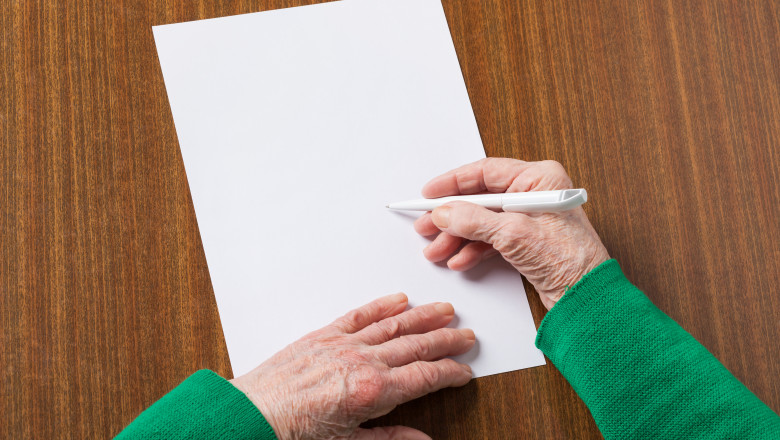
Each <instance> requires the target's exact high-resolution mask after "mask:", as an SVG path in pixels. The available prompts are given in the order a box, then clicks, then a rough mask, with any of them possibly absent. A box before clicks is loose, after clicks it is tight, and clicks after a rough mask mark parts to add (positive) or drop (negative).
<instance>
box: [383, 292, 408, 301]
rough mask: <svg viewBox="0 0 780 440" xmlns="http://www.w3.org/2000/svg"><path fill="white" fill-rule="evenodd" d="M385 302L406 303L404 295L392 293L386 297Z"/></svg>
mask: <svg viewBox="0 0 780 440" xmlns="http://www.w3.org/2000/svg"><path fill="white" fill-rule="evenodd" d="M387 300H388V301H390V302H393V303H402V302H405V301H406V294H405V293H394V294H392V295H388V296H387Z"/></svg>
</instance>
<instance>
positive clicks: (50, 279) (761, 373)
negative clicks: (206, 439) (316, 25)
mask: <svg viewBox="0 0 780 440" xmlns="http://www.w3.org/2000/svg"><path fill="white" fill-rule="evenodd" d="M308 3H310V2H309V1H293V0H291V1H282V0H278V1H230V2H229V1H222V2H218V1H209V0H196V1H191V0H186V1H185V0H156V1H146V2H141V1H131V0H115V1H113V0H112V1H111V2H105V1H98V0H47V1H42V0H29V1H22V0H0V10H1V11H2V12H0V32H1V33H2V34H1V35H2V41H1V42H0V67H1V70H0V75H1V78H2V79H1V80H0V106H1V108H2V111H1V112H0V139H2V146H1V147H0V148H1V149H0V179H2V180H0V214H1V215H0V233H1V234H2V239H1V241H0V289H1V290H0V329H1V330H0V331H1V332H2V333H1V334H0V337H1V339H0V340H1V341H2V347H0V368H2V380H1V381H0V414H2V415H3V423H0V437H2V438H107V437H110V436H112V435H113V434H116V433H117V432H118V431H120V430H121V429H122V427H123V426H124V425H126V424H127V423H129V422H130V421H131V420H132V419H133V418H134V417H135V416H136V415H137V414H138V413H139V412H140V411H141V410H142V409H143V408H145V407H146V406H148V405H150V404H151V403H152V402H154V401H155V400H156V399H157V398H159V397H160V396H162V395H163V394H165V393H166V392H167V391H168V390H170V389H171V388H173V387H174V386H175V385H176V384H177V383H178V382H180V381H181V380H183V379H184V378H185V377H186V376H187V375H189V374H190V373H191V372H193V371H194V370H196V369H199V368H211V369H213V370H215V371H217V372H218V373H220V374H222V375H225V376H230V374H231V371H230V364H229V360H228V357H227V353H226V349H225V344H224V341H223V338H222V332H221V328H220V323H219V316H218V314H217V310H216V305H215V301H214V297H213V292H212V290H211V283H210V280H209V276H208V269H207V266H206V261H205V257H204V253H203V249H202V246H201V243H200V238H199V233H198V228H197V223H196V220H195V215H194V211H193V208H192V203H191V200H190V196H189V191H188V187H187V181H186V176H185V172H184V168H183V164H182V160H181V155H180V153H179V149H178V144H177V140H176V133H175V130H174V126H173V120H172V118H171V113H170V109H169V106H168V102H167V98H166V94H165V87H164V84H163V79H162V75H161V72H160V67H159V63H158V60H157V56H156V51H155V47H154V42H153V39H152V32H151V26H152V25H157V24H164V23H173V22H180V21H187V20H195V19H201V18H210V17H218V16H224V15H232V14H239V13H246V12H255V11H261V10H267V9H276V8H281V7H288V6H295V5H302V4H308ZM444 8H445V12H446V15H447V18H448V21H449V25H450V29H451V31H452V35H453V40H454V42H455V47H456V50H457V53H458V57H459V60H460V63H461V67H462V69H463V74H464V77H465V80H466V84H467V87H468V91H469V94H470V97H471V101H472V105H473V107H474V111H475V114H476V117H477V121H478V124H479V128H480V131H481V133H482V138H483V141H484V144H485V148H486V150H487V153H488V154H489V155H492V156H508V157H515V158H521V159H526V160H541V159H555V160H558V161H560V162H561V163H563V164H564V166H565V167H566V168H567V170H568V171H569V173H570V175H571V177H572V179H573V180H574V182H575V184H576V185H577V186H582V187H585V188H588V191H589V193H590V195H591V200H590V201H589V202H588V204H587V205H586V206H585V209H586V211H587V213H588V215H589V216H590V219H591V220H592V222H593V224H594V226H595V227H596V229H597V231H599V233H600V234H601V236H602V238H603V241H604V243H605V244H606V246H607V248H608V249H609V251H610V253H611V254H612V256H614V257H615V258H617V259H618V260H619V261H620V263H621V265H622V266H623V268H624V270H625V272H626V273H627V275H628V277H629V279H631V280H632V281H633V282H634V283H635V284H637V285H638V286H639V287H640V288H641V289H643V290H644V291H645V292H646V293H647V294H648V296H649V297H650V298H651V299H652V300H653V301H654V302H655V303H656V304H657V305H658V306H659V307H660V308H661V309H662V310H664V311H665V312H666V313H668V314H669V315H670V316H671V317H672V318H674V319H675V320H677V321H678V322H679V323H680V324H681V325H682V326H683V327H685V328H686V329H687V330H688V331H689V332H690V333H691V334H693V335H694V336H695V337H696V338H698V339H699V340H700V341H701V342H702V343H703V344H704V345H705V346H706V347H707V348H708V349H709V350H710V351H711V352H712V353H714V354H715V355H716V356H717V357H718V358H719V359H720V360H721V361H722V362H723V363H724V364H725V365H726V367H727V368H728V369H729V370H731V371H732V372H733V373H734V375H735V376H736V377H737V378H739V379H740V380H741V381H742V382H743V383H744V384H745V385H747V387H748V388H750V389H751V390H752V391H753V392H754V393H756V394H757V395H758V397H759V398H761V399H762V400H764V401H765V402H766V403H768V404H769V406H770V407H772V409H774V410H775V411H780V386H779V385H778V381H777V378H778V377H780V350H778V343H777V341H778V340H780V297H779V296H778V284H779V283H780V241H779V240H778V237H780V222H778V218H780V176H778V174H779V173H780V147H778V145H780V55H779V54H780V6H779V5H778V3H776V2H773V1H770V0H766V1H742V0H733V1H715V0H713V1H697V0H693V1H689V0H679V1H678V0H674V1H672V0H667V1H664V0H660V1H638V2H622V1H584V0H575V1H564V0H547V1H542V0H539V1H531V0H520V1H518V0H460V1H458V0H444ZM638 201H641V203H640V202H638ZM258 270H267V268H258ZM526 288H527V289H528V290H529V297H530V301H531V305H532V309H533V313H534V317H535V319H536V321H537V323H538V322H539V321H541V318H542V317H543V315H544V310H543V308H542V306H541V304H540V302H539V300H538V299H537V298H536V296H535V294H534V293H533V290H532V288H531V287H530V286H526ZM376 423H403V424H408V425H412V426H415V427H418V428H421V429H423V430H425V431H426V432H428V433H430V434H432V435H433V436H434V438H437V439H475V438H491V439H493V438H496V439H511V438H556V439H557V438H599V437H600V435H599V433H598V430H597V428H596V426H595V424H594V423H593V421H592V419H591V417H590V415H589V413H588V411H587V408H585V406H584V405H583V404H582V402H581V401H580V400H579V399H578V397H577V396H576V394H575V393H574V392H573V391H572V389H571V387H570V386H569V385H568V384H567V383H566V381H565V380H564V379H563V378H562V376H561V375H560V374H559V373H558V372H557V370H556V369H555V368H553V367H552V366H549V365H548V366H545V367H538V368H533V369H529V370H523V371H519V372H514V373H509V374H502V375H498V376H492V377H487V378H482V379H479V380H476V381H473V382H472V383H471V384H470V385H468V386H466V387H465V388H462V389H457V390H445V391H443V392H440V393H437V394H435V395H431V396H428V397H426V398H423V399H421V400H419V401H416V402H412V403H410V404H407V405H405V406H403V407H401V408H399V409H398V410H396V411H394V412H393V413H391V414H389V415H388V416H386V417H384V418H383V419H381V420H380V421H378V422H376Z"/></svg>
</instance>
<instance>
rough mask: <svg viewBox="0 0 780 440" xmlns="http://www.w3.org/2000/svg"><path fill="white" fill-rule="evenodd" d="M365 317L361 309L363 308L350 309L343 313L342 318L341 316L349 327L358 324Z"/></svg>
mask: <svg viewBox="0 0 780 440" xmlns="http://www.w3.org/2000/svg"><path fill="white" fill-rule="evenodd" d="M365 319H366V312H365V311H363V309H355V310H352V311H350V312H348V313H347V314H346V315H344V318H342V320H343V321H344V323H345V324H347V325H348V326H350V327H357V326H359V325H360V323H362V322H364V321H365Z"/></svg>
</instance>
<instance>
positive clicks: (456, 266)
mask: <svg viewBox="0 0 780 440" xmlns="http://www.w3.org/2000/svg"><path fill="white" fill-rule="evenodd" d="M496 254H498V251H496V249H495V248H494V247H493V246H492V245H490V244H488V243H483V242H481V241H472V242H471V243H469V244H467V245H466V246H463V249H461V250H460V252H458V253H457V254H455V256H454V257H452V258H450V259H449V261H447V267H449V268H450V269H452V270H456V271H458V272H463V271H466V270H469V269H471V268H473V267H474V266H476V265H477V264H479V263H480V262H482V261H485V260H487V259H488V258H490V257H492V256H494V255H496Z"/></svg>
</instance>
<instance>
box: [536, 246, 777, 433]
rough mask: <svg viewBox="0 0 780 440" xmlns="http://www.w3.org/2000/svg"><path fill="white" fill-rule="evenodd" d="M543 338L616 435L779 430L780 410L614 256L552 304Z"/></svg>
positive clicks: (542, 345)
mask: <svg viewBox="0 0 780 440" xmlns="http://www.w3.org/2000/svg"><path fill="white" fill-rule="evenodd" d="M536 345H537V347H539V349H540V350H542V352H544V354H545V355H547V357H549V358H550V360H551V361H552V363H553V364H555V366H556V367H557V368H558V369H559V370H560V371H561V373H562V374H563V376H564V377H565V378H566V380H568V381H569V383H571V385H572V387H573V388H574V390H575V391H576V392H577V394H578V395H579V396H580V397H581V398H582V400H583V401H584V402H585V404H586V405H587V406H588V408H589V409H590V412H591V414H593V418H594V419H595V421H596V424H597V425H598V427H599V429H600V430H601V433H602V434H603V435H604V437H605V438H607V439H614V438H620V439H648V438H653V439H668V438H684V439H704V438H707V439H712V438H745V439H747V438H750V439H769V438H772V439H780V417H778V416H777V414H775V413H774V412H772V410H771V409H770V408H769V407H768V406H766V405H765V404H764V403H762V402H761V401H760V400H759V399H758V398H757V397H756V396H755V395H753V393H751V392H750V391H749V390H748V389H747V388H746V387H745V386H744V385H742V383H740V382H739V381H738V380H737V379H736V378H735V377H734V376H732V375H731V373H729V371H728V370H726V368H725V367H724V366H723V365H722V364H721V363H720V362H718V360H717V359H715V357H714V356H713V355H712V354H711V353H710V352H709V351H707V349H706V348H704V347H703V346H702V345H701V344H699V342H698V341H696V339H694V338H693V336H691V335H690V334H688V333H687V332H686V331H685V330H683V329H682V327H680V326H679V325H678V324H677V323H676V322H674V321H673V320H672V319H671V318H670V317H668V316H667V315H665V314H664V313H663V312H662V311H660V310H659V309H658V308H657V307H655V306H654V305H653V304H652V303H651V302H650V300H649V299H648V298H647V297H646V296H645V295H644V294H643V293H642V292H641V291H640V290H639V289H637V288H636V287H635V286H633V285H632V284H631V283H630V282H629V281H628V280H627V279H626V278H625V276H624V275H623V272H622V271H621V270H620V266H619V265H618V263H617V262H616V261H615V260H609V261H607V262H605V263H603V264H602V265H600V266H599V267H597V268H596V269H594V270H593V271H592V272H590V273H589V274H588V275H586V276H585V277H583V279H582V280H580V281H579V282H578V283H577V284H576V285H575V286H574V287H573V288H571V290H569V291H568V292H566V294H565V295H564V296H563V297H562V298H561V300H560V301H559V302H558V303H557V304H556V305H555V306H554V307H553V308H552V310H550V312H549V313H548V314H547V316H546V317H545V318H544V320H543V321H542V324H541V325H540V327H539V333H538V335H537V339H536Z"/></svg>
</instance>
